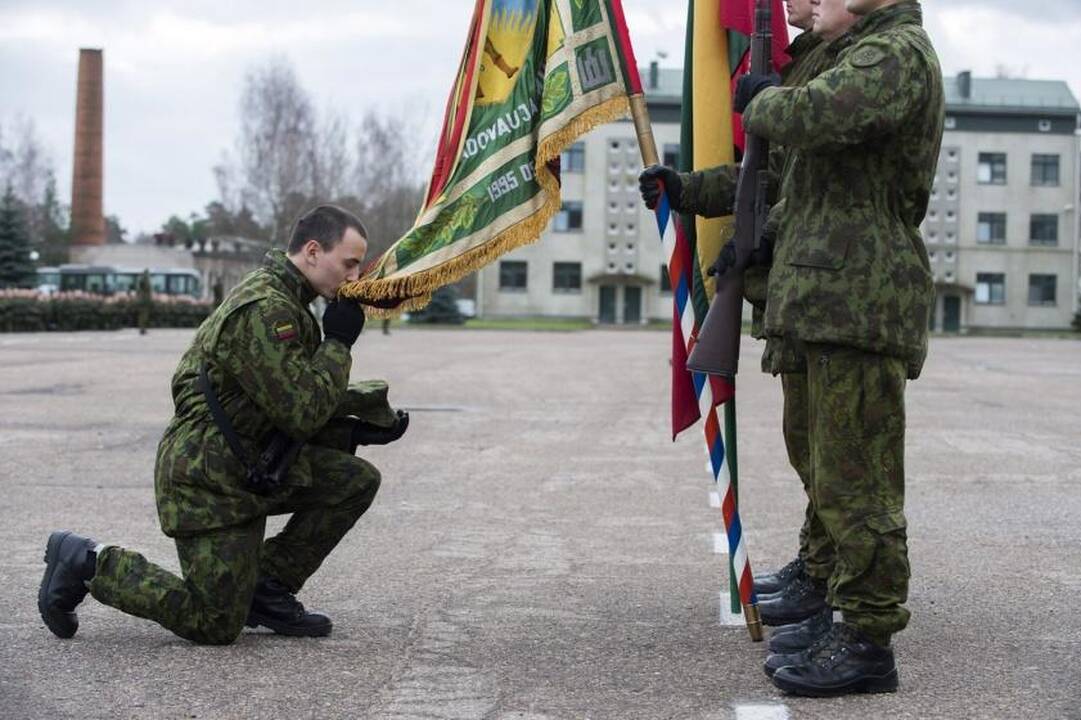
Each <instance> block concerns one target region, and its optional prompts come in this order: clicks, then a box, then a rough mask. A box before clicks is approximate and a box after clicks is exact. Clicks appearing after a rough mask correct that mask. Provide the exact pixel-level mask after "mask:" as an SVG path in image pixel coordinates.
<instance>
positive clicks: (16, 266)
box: [0, 185, 36, 288]
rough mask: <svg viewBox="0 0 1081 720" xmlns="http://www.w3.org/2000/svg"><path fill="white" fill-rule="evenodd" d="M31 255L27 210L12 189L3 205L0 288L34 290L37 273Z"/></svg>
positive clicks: (1, 207)
mask: <svg viewBox="0 0 1081 720" xmlns="http://www.w3.org/2000/svg"><path fill="white" fill-rule="evenodd" d="M30 251H31V247H30V233H29V232H28V231H27V229H26V219H25V218H24V217H23V209H22V207H21V205H20V203H19V201H18V200H17V199H16V198H15V193H14V192H13V191H12V190H11V185H8V188H7V192H6V193H4V199H3V202H2V203H0V287H5V288H6V287H33V286H34V284H35V279H36V273H35V270H34V261H33V260H31V259H30Z"/></svg>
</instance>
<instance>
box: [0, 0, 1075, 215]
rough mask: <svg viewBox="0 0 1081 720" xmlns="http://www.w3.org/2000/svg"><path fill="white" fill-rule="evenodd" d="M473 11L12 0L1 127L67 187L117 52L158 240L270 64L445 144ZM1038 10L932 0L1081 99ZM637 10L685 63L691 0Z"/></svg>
mask: <svg viewBox="0 0 1081 720" xmlns="http://www.w3.org/2000/svg"><path fill="white" fill-rule="evenodd" d="M473 4H474V3H473V2H472V0H393V2H390V3H387V2H383V1H380V2H375V1H374V0H323V1H321V2H320V3H318V4H317V5H315V6H314V7H317V8H318V12H315V11H313V10H311V9H308V7H304V8H301V7H300V5H298V4H297V3H296V2H295V0H288V1H286V0H261V1H259V2H256V0H237V1H236V2H231V3H230V2H221V0H183V1H182V0H156V1H155V2H153V3H147V2H145V1H137V0H96V1H95V2H91V3H88V2H86V1H85V0H0V97H2V98H4V103H3V105H2V107H0V122H4V123H5V124H6V121H7V120H8V119H9V118H10V117H11V116H13V115H15V114H17V113H21V114H23V115H26V116H28V117H31V118H33V119H34V120H35V122H36V125H37V128H38V131H39V134H40V135H41V137H42V139H43V140H44V141H45V143H46V144H47V145H48V147H49V148H50V150H51V151H52V156H53V158H54V160H55V165H56V168H57V174H58V179H59V180H60V184H61V188H60V190H61V192H62V193H65V192H67V189H66V186H67V183H68V182H69V180H70V173H71V142H72V134H73V109H74V88H75V68H76V62H77V56H78V48H79V47H81V46H92V47H93V46H100V47H104V48H105V61H106V139H105V143H106V145H105V154H106V158H105V162H106V170H107V176H106V181H105V204H106V211H107V212H109V213H115V214H118V215H119V216H120V217H121V219H122V220H123V221H124V222H125V223H126V224H128V225H129V226H130V227H131V229H133V230H152V229H154V228H155V227H156V226H157V225H158V224H160V223H161V222H162V221H163V220H164V219H165V218H166V217H168V215H169V214H172V213H180V214H185V213H187V212H190V211H193V210H200V209H201V208H202V207H203V206H204V205H205V204H206V202H207V201H209V200H211V199H213V198H214V195H215V192H216V190H215V186H214V181H213V177H212V175H211V167H212V166H213V165H214V164H215V163H216V162H217V161H218V159H219V157H220V153H221V151H222V150H223V149H227V148H230V147H231V146H232V143H233V138H234V135H235V131H236V103H237V98H238V96H239V93H240V88H241V86H242V82H243V78H244V74H245V72H247V70H248V69H250V68H251V67H253V66H255V65H257V64H259V63H261V62H265V61H266V59H267V58H269V57H271V56H273V55H284V56H286V57H288V58H289V59H290V60H291V61H292V62H293V64H294V65H295V67H296V70H297V75H298V77H299V79H300V81H301V83H302V84H303V85H304V86H305V87H306V88H307V89H308V90H309V91H310V92H311V94H312V96H313V98H314V100H315V101H316V104H317V105H318V106H319V107H321V108H333V109H334V110H335V111H337V112H341V113H344V114H346V115H349V116H352V117H353V118H354V119H359V117H360V115H361V113H363V112H364V110H366V109H367V108H369V107H372V106H378V107H381V108H389V109H392V110H396V109H400V108H409V110H408V111H409V112H411V113H412V114H413V115H414V116H416V117H419V118H420V119H421V120H423V121H426V122H427V123H428V128H429V130H427V131H426V132H428V133H429V134H431V135H434V133H435V131H436V130H437V126H438V123H439V121H440V116H441V113H442V109H443V103H444V102H445V100H446V94H447V92H448V89H449V87H450V83H451V81H452V79H453V75H454V73H455V71H456V68H457V64H458V60H459V56H460V53H461V51H462V44H463V40H464V37H465V33H466V29H467V26H468V23H469V20H470V15H471V13H472V8H473ZM1034 6H1036V3H1031V2H1030V3H1021V2H1015V1H1013V0H1011V1H1010V2H1007V1H1006V0H924V9H925V16H926V17H927V23H928V28H929V31H930V32H931V34H932V37H933V38H934V40H935V43H936V45H937V47H938V49H939V52H940V54H941V56H942V60H943V68H944V69H945V70H946V72H948V73H955V72H957V71H958V70H962V69H972V70H974V71H976V72H977V74H982V75H988V74H991V73H993V72H994V71H995V68H996V65H999V64H1001V65H1005V66H1008V67H1013V68H1025V67H1027V69H1028V73H1029V77H1039V78H1049V77H1050V78H1063V79H1068V80H1070V81H1071V83H1072V86H1073V87H1074V88H1075V91H1076V90H1078V89H1081V68H1078V67H1077V64H1076V63H1071V62H1069V59H1070V58H1074V57H1076V45H1077V41H1078V40H1079V39H1081V38H1079V37H1077V36H1078V35H1081V0H1042V1H1041V2H1040V3H1039V4H1038V8H1039V9H1038V10H1033V9H1032V8H1033V7H1034ZM624 7H625V9H626V11H627V17H628V23H629V24H630V30H631V35H632V39H633V41H634V43H635V49H636V52H637V55H638V59H639V61H640V62H641V63H643V64H644V63H646V62H649V61H650V60H652V59H654V58H656V57H657V54H658V52H659V51H666V52H667V53H668V57H667V59H666V60H664V61H663V63H664V64H665V65H667V66H669V67H678V66H680V65H681V64H682V59H683V40H684V21H685V17H686V4H685V3H684V2H682V1H681V2H671V0H668V1H667V2H662V3H658V2H656V0H624ZM970 13H971V17H972V18H974V19H976V20H975V21H974V24H971V25H970V24H968V23H966V22H965V20H966V18H967V17H968V15H969V14H970ZM1018 28H1023V31H1022V30H1019V29H1018ZM1070 33H1073V34H1074V35H1075V37H1074V38H1073V39H1070V38H1069V37H1067V35H1069V34H1070ZM429 140H430V138H424V139H423V141H422V142H423V143H424V144H425V145H427V144H429Z"/></svg>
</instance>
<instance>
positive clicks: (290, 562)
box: [90, 445, 380, 645]
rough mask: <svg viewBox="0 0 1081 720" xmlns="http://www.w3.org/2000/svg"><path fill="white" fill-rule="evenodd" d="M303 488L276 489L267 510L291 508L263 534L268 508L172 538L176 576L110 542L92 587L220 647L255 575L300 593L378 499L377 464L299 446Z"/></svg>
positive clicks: (241, 619)
mask: <svg viewBox="0 0 1081 720" xmlns="http://www.w3.org/2000/svg"><path fill="white" fill-rule="evenodd" d="M302 453H306V454H308V456H309V459H310V461H311V467H312V476H313V477H312V485H311V486H310V487H283V488H281V489H279V490H278V491H277V492H275V493H274V494H273V495H271V496H269V497H268V498H267V499H266V500H267V513H266V515H282V514H288V513H292V515H293V516H292V517H291V518H290V519H289V522H288V523H287V524H286V526H285V528H284V529H283V530H282V532H281V533H280V534H278V535H277V536H275V537H272V538H269V539H266V540H264V537H263V534H264V531H265V529H266V515H261V516H259V517H256V518H254V519H252V520H251V521H249V522H247V523H246V524H243V525H239V526H234V527H226V528H220V529H215V530H211V531H208V532H205V533H198V534H193V535H185V536H183V537H177V538H176V548H177V555H178V556H179V559H180V570H181V573H182V575H183V577H177V576H176V575H174V574H173V573H171V572H169V571H168V570H165V569H164V568H161V567H159V566H157V565H155V564H153V563H151V562H149V561H148V560H147V559H146V558H144V557H143V556H142V555H140V554H139V553H137V552H134V551H131V550H126V549H124V548H121V547H116V546H109V547H106V548H104V549H103V550H102V551H101V552H100V553H99V554H98V563H97V574H96V575H95V577H94V579H93V581H92V582H91V584H90V593H91V595H93V596H94V598H96V599H97V600H98V601H100V602H102V603H104V604H106V605H110V606H112V607H115V608H117V609H118V610H122V611H123V612H126V613H128V614H130V615H136V616H138V617H142V618H146V619H148V620H153V621H154V622H156V623H158V624H160V625H162V626H163V627H165V628H166V629H168V630H171V631H172V632H174V633H176V634H177V635H179V636H180V637H182V638H185V639H187V640H191V641H192V642H195V643H200V644H209V645H226V644H229V643H231V642H233V640H235V639H236V638H237V636H238V635H240V631H241V630H242V629H243V628H244V623H245V621H246V620H247V617H248V609H249V607H250V605H251V599H252V595H253V593H254V589H255V584H256V581H257V580H258V579H259V577H260V576H264V577H272V578H276V579H277V580H279V581H280V582H281V583H283V584H284V585H285V586H286V587H288V588H289V589H290V590H291V591H292V592H294V593H295V592H299V591H300V589H301V588H302V587H303V586H304V583H305V581H307V579H308V578H309V577H310V576H311V575H312V574H313V573H314V572H315V571H316V570H317V569H318V568H319V566H320V564H322V562H323V559H324V558H326V556H327V555H329V554H330V552H331V550H333V549H334V547H335V546H336V545H337V544H338V542H339V541H340V540H341V539H342V537H344V536H345V534H346V533H347V532H348V531H349V529H350V528H352V527H353V524H354V523H355V522H356V521H357V519H358V518H359V517H360V516H361V515H363V514H364V512H365V511H366V510H367V509H368V507H369V506H370V505H371V504H372V501H373V500H374V499H375V494H376V492H377V491H378V489H379V480H380V478H379V471H378V470H376V468H375V467H374V466H373V465H371V464H370V463H368V462H366V461H365V460H362V459H361V458H358V457H355V456H353V455H350V454H347V453H344V452H341V451H340V450H334V449H331V448H326V447H319V446H315V445H306V446H305V447H304V449H303V451H302Z"/></svg>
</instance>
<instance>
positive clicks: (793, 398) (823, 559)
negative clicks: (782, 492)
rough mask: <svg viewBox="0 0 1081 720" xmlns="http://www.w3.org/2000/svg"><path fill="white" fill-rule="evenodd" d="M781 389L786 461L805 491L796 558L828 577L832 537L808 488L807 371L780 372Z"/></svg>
mask: <svg viewBox="0 0 1081 720" xmlns="http://www.w3.org/2000/svg"><path fill="white" fill-rule="evenodd" d="M781 389H782V391H783V393H784V420H783V428H784V444H785V448H786V449H787V450H788V462H789V463H790V464H791V465H792V468H793V469H794V470H795V471H796V474H797V475H799V479H800V480H801V481H802V483H803V490H804V492H805V493H806V494H807V508H806V510H805V511H804V517H803V526H802V527H800V531H799V558H800V560H803V562H804V564H805V565H806V567H807V574H808V575H810V576H811V577H813V578H815V579H817V580H823V581H824V580H828V579H829V576H830V575H831V574H832V573H833V566H834V560H835V557H834V553H833V541H832V540H831V539H830V536H829V533H827V532H826V528H825V527H824V526H823V525H822V521H821V520H819V519H818V514H817V513H816V512H815V507H814V502H813V499H812V498H813V493H812V491H811V444H810V428H809V427H808V420H809V417H810V409H809V407H808V397H807V390H808V388H807V374H806V373H805V372H802V373H783V374H782V375H781Z"/></svg>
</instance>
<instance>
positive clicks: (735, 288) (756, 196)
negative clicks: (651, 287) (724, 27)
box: [687, 0, 773, 378]
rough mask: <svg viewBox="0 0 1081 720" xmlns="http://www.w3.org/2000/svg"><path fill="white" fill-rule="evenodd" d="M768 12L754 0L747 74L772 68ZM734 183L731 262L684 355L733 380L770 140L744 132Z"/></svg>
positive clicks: (764, 209)
mask: <svg viewBox="0 0 1081 720" xmlns="http://www.w3.org/2000/svg"><path fill="white" fill-rule="evenodd" d="M772 16H773V11H772V8H771V6H770V0H756V1H755V8H754V36H753V37H752V38H751V72H753V73H759V74H762V75H767V74H769V73H770V72H772V70H773V31H772V30H771V27H770V26H771V23H772V20H773V17H772ZM745 138H746V141H745V143H744V148H745V151H744V154H743V162H742V165H741V166H740V172H739V181H738V182H737V183H736V198H735V215H736V223H735V231H734V234H733V236H732V239H733V240H734V241H735V242H734V243H733V244H734V246H735V251H736V261H735V264H734V265H733V266H732V267H730V268H729V269H728V271H727V272H726V273H725V274H724V275H718V276H717V293H716V295H715V296H714V298H713V303H712V304H711V305H710V306H709V312H707V313H706V319H705V320H704V321H703V322H702V329H701V330H700V331H699V333H698V339H697V341H696V343H695V345H694V348H693V349H692V350H691V353H690V355H689V356H688V358H687V369H688V370H695V371H697V372H704V373H709V374H711V375H723V376H725V377H728V378H734V377H735V376H736V371H737V370H738V369H739V340H740V334H741V331H742V329H743V272H744V271H745V270H746V269H747V266H748V265H749V264H750V261H751V255H752V254H753V253H754V252H755V251H757V250H758V248H759V245H760V244H761V243H762V236H763V234H764V233H765V229H766V217H767V215H768V213H769V206H768V205H767V203H766V195H767V189H768V186H769V172H768V165H769V142H768V141H767V140H766V139H765V138H760V137H758V136H757V135H753V134H752V133H747V134H746V136H745Z"/></svg>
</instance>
